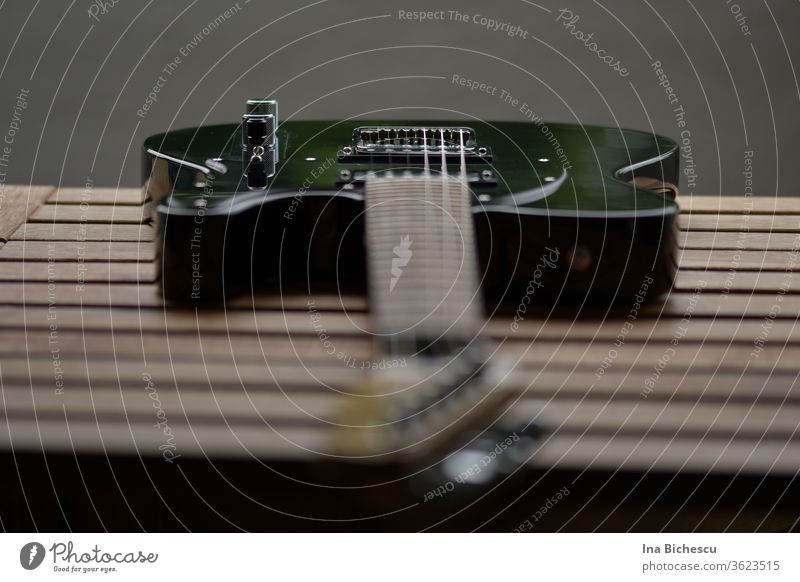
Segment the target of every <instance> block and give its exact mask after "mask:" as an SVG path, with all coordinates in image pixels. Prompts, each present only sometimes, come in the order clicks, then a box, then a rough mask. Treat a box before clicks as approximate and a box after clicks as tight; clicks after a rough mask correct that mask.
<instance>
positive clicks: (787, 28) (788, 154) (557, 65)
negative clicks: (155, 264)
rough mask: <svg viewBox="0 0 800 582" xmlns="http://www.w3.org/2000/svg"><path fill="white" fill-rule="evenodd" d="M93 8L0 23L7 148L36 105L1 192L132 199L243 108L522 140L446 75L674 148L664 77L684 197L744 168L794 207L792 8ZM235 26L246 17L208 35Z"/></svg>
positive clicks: (82, 5)
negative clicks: (78, 191) (193, 129)
mask: <svg viewBox="0 0 800 582" xmlns="http://www.w3.org/2000/svg"><path fill="white" fill-rule="evenodd" d="M100 4H102V2H99V3H95V2H92V1H90V0H74V1H72V2H57V1H54V0H39V1H37V2H33V1H23V0H6V1H4V2H2V3H0V67H2V68H0V87H2V91H0V134H6V135H8V134H7V132H6V127H9V128H12V120H13V119H14V109H15V104H16V102H17V95H18V94H19V93H20V91H22V90H27V91H29V93H28V96H27V103H28V104H29V106H28V107H27V109H25V110H24V112H23V114H22V116H21V117H22V119H21V121H20V120H19V119H17V120H16V122H15V125H18V126H20V128H19V131H17V132H16V135H14V139H13V142H14V143H13V145H12V146H11V151H10V153H9V154H7V158H8V159H7V162H8V168H7V175H6V182H7V183H29V182H33V183H51V184H62V185H73V186H79V185H82V184H84V183H85V182H86V181H87V178H88V179H91V180H92V181H93V182H94V184H95V185H96V186H101V185H106V186H114V185H117V184H119V185H123V186H134V185H138V184H139V153H138V148H139V146H140V144H141V141H142V139H143V138H145V137H146V136H148V135H149V134H152V133H156V132H159V131H162V130H164V129H166V128H168V127H180V126H189V125H196V124H198V123H203V122H207V123H210V122H221V121H229V120H230V121H232V120H235V119H237V118H238V116H239V115H240V112H241V107H242V101H243V99H245V98H246V97H249V96H264V95H275V96H277V97H278V98H279V99H280V103H281V107H282V111H281V113H282V115H283V117H284V118H285V117H287V116H297V117H298V118H317V119H321V118H339V117H344V116H352V115H362V114H365V113H367V112H370V111H372V110H375V109H379V108H394V107H398V108H408V107H423V108H445V109H448V110H450V112H449V113H447V115H446V116H448V117H458V116H459V115H468V116H478V117H482V118H487V119H505V120H523V118H522V115H521V113H520V112H519V111H518V110H517V109H515V108H514V107H512V106H510V105H509V104H507V103H504V102H503V101H502V100H501V99H500V98H499V95H495V96H492V95H487V94H485V93H481V92H478V91H474V92H471V91H469V90H467V89H465V88H464V87H460V86H458V85H455V84H453V83H452V77H453V75H454V74H458V75H461V76H463V77H467V78H470V79H474V80H477V81H480V82H485V83H488V84H489V85H491V86H496V87H498V93H499V89H506V90H507V91H509V92H510V93H511V94H513V95H514V96H517V97H519V98H520V99H521V100H522V101H527V102H528V103H529V104H530V105H531V106H532V107H533V108H534V109H535V110H536V112H537V113H539V114H541V115H542V116H543V117H545V118H547V119H550V120H554V121H568V122H574V123H591V124H606V125H617V124H618V125H621V126H626V127H634V128H641V129H649V128H651V127H652V128H653V129H654V130H655V131H656V132H659V133H663V134H666V135H669V136H671V137H673V138H679V137H680V134H681V130H680V129H679V128H678V126H677V124H676V118H675V115H674V112H673V107H674V106H672V105H670V104H669V102H668V101H667V96H666V93H665V90H664V88H663V87H661V86H659V80H658V79H657V77H656V74H655V73H654V71H653V68H652V63H653V62H654V61H661V63H662V65H663V68H664V70H665V72H666V73H667V75H668V76H669V81H670V83H671V86H672V87H673V89H674V90H675V92H676V94H677V96H678V99H679V103H680V105H682V106H683V107H684V109H685V121H686V124H687V125H686V129H687V130H689V132H690V145H691V147H692V156H693V158H694V162H695V164H696V171H697V183H696V187H694V188H693V189H690V190H687V189H686V188H684V190H686V191H687V192H688V193H702V194H707V195H716V194H727V195H736V194H743V192H744V187H745V184H744V176H743V175H742V171H743V168H744V155H745V154H744V152H745V151H747V150H751V151H753V180H754V188H755V192H756V194H760V195H775V194H776V193H777V194H784V195H785V194H797V188H796V186H795V185H794V181H795V178H794V175H793V174H794V172H795V170H796V168H797V166H798V165H800V156H798V149H799V148H800V146H798V142H800V89H798V81H797V73H796V72H795V70H794V68H793V61H794V63H795V64H800V38H798V36H797V34H796V30H797V28H798V24H800V3H798V2H797V1H795V0H782V1H771V2H766V1H757V0H737V1H736V2H733V1H731V2H727V1H726V0H702V1H701V0H693V1H688V0H642V1H640V2H632V1H630V0H628V1H623V0H602V1H590V0H568V2H563V0H562V1H561V2H555V1H554V0H540V1H538V2H536V3H533V2H527V1H525V0H502V1H496V2H487V1H485V0H484V1H483V2H479V1H475V0H468V1H465V0H460V1H456V0H448V1H443V0H428V1H417V0H391V1H385V0H370V1H367V0H355V1H344V0H327V1H325V0H320V1H318V2H316V3H312V1H311V0H303V1H296V2H285V1H270V2H261V1H258V0H250V1H247V0H239V3H238V5H237V4H236V2H235V1H234V0H221V1H217V2H211V1H208V0H196V1H193V0H174V1H170V2H166V1H161V2H155V1H150V2H143V1H134V0H117V3H116V4H113V5H112V2H110V1H107V2H106V3H105V6H104V8H103V9H100V8H99V6H100ZM232 6H236V8H235V9H234V12H235V14H232V15H230V17H229V18H227V19H226V18H224V17H223V19H222V20H221V21H219V22H220V23H219V25H218V26H216V27H215V28H214V30H210V29H208V28H206V30H205V31H204V28H205V27H207V26H208V24H209V23H211V22H213V21H214V20H216V19H217V18H218V17H219V16H220V15H221V14H223V13H224V12H225V11H226V10H227V9H229V8H230V7H232ZM562 8H569V9H570V10H571V11H572V13H573V14H574V15H578V16H579V20H578V21H577V22H575V23H574V24H575V29H579V30H581V31H583V32H584V33H586V34H589V33H594V39H593V40H594V41H595V42H596V43H597V45H598V48H600V49H603V50H605V51H607V54H609V55H613V56H615V57H616V58H619V59H620V61H621V63H622V65H624V66H625V67H626V68H627V69H628V70H629V71H630V74H629V75H628V76H627V77H624V78H623V77H622V76H620V75H619V74H618V73H616V72H615V71H613V70H612V69H611V68H610V67H609V66H607V65H606V64H605V63H603V62H602V61H601V60H600V59H599V58H598V57H597V56H596V55H595V54H593V53H592V52H591V51H590V49H589V48H587V46H585V45H584V44H583V43H582V42H581V41H579V40H577V39H576V38H575V37H573V36H572V35H571V34H570V32H569V31H568V30H567V29H565V28H564V26H563V25H562V24H563V23H559V22H557V18H558V16H559V10H561V9H562ZM400 10H403V11H413V10H445V11H448V10H458V11H460V12H462V13H464V14H467V15H468V18H469V21H468V22H466V23H465V22H462V21H460V20H457V19H451V18H450V14H449V13H447V12H445V20H436V21H430V22H423V23H419V22H413V21H407V20H403V19H401V18H400V17H399V11H400ZM90 11H92V12H93V13H94V14H95V17H94V18H93V17H91V16H90V14H89V12H90ZM737 11H738V13H739V14H740V19H741V17H744V18H745V19H746V24H747V26H748V27H749V31H746V30H742V28H741V27H740V22H737V18H736V16H735V14H734V12H737ZM474 15H483V16H485V17H488V18H493V19H495V20H497V21H501V22H507V23H509V24H510V25H516V26H518V27H521V29H522V30H523V31H527V35H526V36H527V38H521V37H520V36H516V37H509V36H508V35H507V34H504V32H503V31H491V30H487V29H486V28H484V27H482V26H481V25H480V24H476V23H474V22H473V21H472V17H473V16H474ZM748 32H749V34H748ZM193 39H194V43H195V46H193V47H191V48H190V49H189V50H188V51H187V50H186V49H184V52H185V53H186V56H183V57H181V63H180V64H179V65H178V66H177V68H176V69H175V70H174V71H172V73H171V74H169V75H164V73H163V69H164V67H165V66H166V65H167V64H168V63H170V62H173V61H174V59H175V57H176V56H180V51H181V48H182V47H187V45H190V43H192V42H193ZM198 39H199V42H198ZM160 75H163V76H165V78H166V82H163V83H162V84H163V85H164V87H163V88H162V89H161V90H160V92H159V94H158V101H157V102H156V103H154V104H153V106H152V108H151V109H150V110H149V111H148V112H147V113H146V115H145V116H144V118H142V117H141V116H139V115H137V110H139V109H141V107H142V105H143V103H144V102H145V100H146V99H147V95H148V93H149V92H150V91H151V88H152V87H153V86H154V85H155V84H156V82H157V81H158V78H159V76H160ZM396 115H397V116H398V117H409V116H412V115H413V110H408V109H406V110H400V111H398V112H397V113H396ZM436 115H437V113H436V112H435V111H433V110H427V111H424V110H423V111H422V112H421V113H420V112H419V111H417V116H420V117H433V116H436ZM438 116H440V117H442V116H445V114H444V113H442V112H439V113H438ZM684 186H685V185H684Z"/></svg>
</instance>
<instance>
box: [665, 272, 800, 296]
mask: <svg viewBox="0 0 800 582" xmlns="http://www.w3.org/2000/svg"><path fill="white" fill-rule="evenodd" d="M698 281H705V282H706V287H705V289H706V290H707V291H713V292H727V293H760V294H768V295H773V296H774V295H775V294H776V293H777V291H778V289H783V290H784V291H785V293H787V294H789V293H798V292H800V288H799V286H798V284H797V283H795V278H794V276H793V274H792V273H788V276H787V273H786V272H781V271H731V270H723V271H690V270H684V271H678V276H677V278H676V280H675V290H676V291H679V292H687V291H689V292H691V291H692V290H693V289H694V288H695V287H696V286H697V282H698Z"/></svg>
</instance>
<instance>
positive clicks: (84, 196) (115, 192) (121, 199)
mask: <svg viewBox="0 0 800 582" xmlns="http://www.w3.org/2000/svg"><path fill="white" fill-rule="evenodd" d="M143 201H144V191H143V189H142V188H88V189H87V188H59V189H58V191H57V192H55V193H54V194H53V195H52V196H51V197H50V199H49V200H48V201H47V203H48V204H112V205H117V206H123V205H129V206H141V204H142V202H143Z"/></svg>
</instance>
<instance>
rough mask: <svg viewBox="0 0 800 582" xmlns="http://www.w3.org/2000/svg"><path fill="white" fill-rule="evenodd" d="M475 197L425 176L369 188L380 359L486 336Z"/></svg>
mask: <svg viewBox="0 0 800 582" xmlns="http://www.w3.org/2000/svg"><path fill="white" fill-rule="evenodd" d="M471 196H472V195H471V192H470V190H469V188H468V187H467V186H466V184H465V183H464V181H462V180H460V179H456V178H452V177H448V176H446V175H445V176H440V175H426V176H418V177H402V178H394V177H387V178H374V179H371V180H368V181H367V182H366V184H365V211H366V244H367V253H368V273H369V301H370V309H371V312H372V317H373V322H374V323H373V325H374V330H375V332H376V333H377V334H378V338H379V341H378V346H377V349H378V351H383V352H390V354H389V355H396V354H397V353H398V352H402V351H403V350H406V349H413V350H414V351H417V350H423V349H425V348H426V347H429V346H431V345H434V344H438V345H443V344H447V343H464V342H469V341H470V340H472V339H473V338H474V337H475V336H476V335H477V334H478V333H479V331H480V328H481V324H482V321H483V303H482V299H481V294H480V287H479V277H478V267H477V259H476V245H475V233H474V225H473V218H472V211H471V207H472V200H471Z"/></svg>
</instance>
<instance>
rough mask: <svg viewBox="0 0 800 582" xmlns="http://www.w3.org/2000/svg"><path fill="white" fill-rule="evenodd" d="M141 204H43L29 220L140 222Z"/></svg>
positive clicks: (142, 210)
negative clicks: (84, 205)
mask: <svg viewBox="0 0 800 582" xmlns="http://www.w3.org/2000/svg"><path fill="white" fill-rule="evenodd" d="M145 218H146V217H145V212H144V208H143V207H141V206H110V205H101V204H96V205H94V204H93V205H90V206H88V207H81V206H79V205H75V204H58V205H56V204H45V205H44V206H41V207H40V208H39V209H38V210H36V212H34V213H33V214H32V215H31V217H30V219H29V221H30V222H48V223H49V222H72V223H76V222H77V223H87V224H92V223H102V224H142V223H144V222H145Z"/></svg>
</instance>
